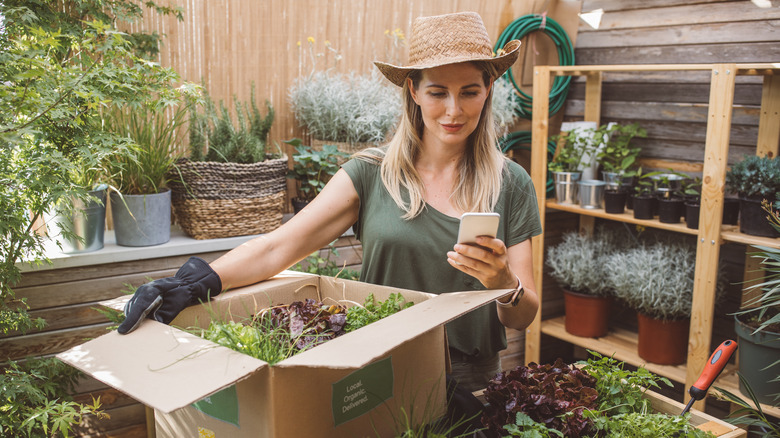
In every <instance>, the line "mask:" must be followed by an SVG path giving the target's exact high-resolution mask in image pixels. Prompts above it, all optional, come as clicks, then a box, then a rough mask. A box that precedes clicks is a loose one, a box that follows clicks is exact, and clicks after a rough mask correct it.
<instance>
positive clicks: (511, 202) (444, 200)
mask: <svg viewBox="0 0 780 438" xmlns="http://www.w3.org/2000/svg"><path fill="white" fill-rule="evenodd" d="M519 45H520V43H519V41H512V42H510V43H508V44H507V45H506V46H505V47H504V53H503V54H501V55H500V56H497V57H493V56H492V50H491V44H490V39H489V37H488V36H487V31H486V30H485V27H484V25H483V23H482V19H481V18H480V17H479V15H477V14H475V13H458V14H448V15H442V16H435V17H422V18H418V19H417V20H416V21H415V23H414V26H413V30H412V37H411V38H410V47H409V58H410V65H409V66H405V67H398V66H393V65H390V64H385V63H379V62H377V63H376V65H377V67H378V68H379V69H380V71H382V73H383V74H384V75H385V76H386V77H387V78H388V79H389V80H390V81H391V82H393V83H394V84H396V85H398V86H400V87H402V89H403V98H404V106H405V108H404V115H403V118H402V120H401V122H400V126H399V128H398V130H397V132H396V134H395V136H394V137H393V139H392V140H391V141H390V142H389V144H388V145H387V146H385V147H382V148H376V149H369V150H367V151H366V152H364V153H361V154H358V155H357V156H356V157H355V158H354V159H352V160H351V161H349V162H347V163H345V165H344V166H343V168H342V169H340V170H339V171H338V172H337V173H336V175H335V176H334V177H333V178H332V179H331V180H330V181H329V182H328V184H327V186H326V187H325V188H324V189H323V190H322V192H321V193H320V194H319V196H317V198H316V199H315V200H314V201H313V202H311V203H310V204H309V205H308V206H307V207H306V208H305V209H304V210H303V211H301V212H300V213H298V214H296V215H295V216H294V217H293V218H292V219H291V220H290V221H288V222H287V223H286V224H284V225H283V226H281V227H280V228H278V229H277V230H275V231H273V232H271V233H269V234H266V235H263V236H260V237H258V238H256V239H253V240H251V241H249V242H247V243H245V244H243V245H241V246H239V247H237V248H235V249H233V250H232V251H230V252H228V253H227V254H225V255H224V256H222V257H220V258H219V259H217V260H215V261H214V262H213V263H212V264H211V266H209V265H208V264H206V263H205V262H204V261H202V260H200V259H197V258H192V259H190V261H188V262H187V263H186V264H185V265H184V266H183V267H182V268H181V269H180V270H179V272H177V274H176V276H175V277H172V278H167V279H162V280H156V281H154V282H152V283H149V284H147V285H144V286H142V287H141V288H139V290H138V291H137V292H136V294H135V295H134V296H133V298H132V299H131V301H130V302H129V303H128V306H127V308H126V309H125V313H126V315H127V319H126V321H125V322H124V323H123V324H122V325H121V326H120V328H119V332H120V333H127V332H129V331H132V330H133V329H134V328H135V327H137V325H138V324H139V323H140V321H141V320H142V319H143V318H144V317H145V316H147V314H149V315H150V317H153V318H155V319H157V320H158V321H161V322H164V323H169V322H170V321H171V320H172V319H173V317H175V316H176V314H177V313H178V312H179V311H181V309H183V308H184V307H186V306H187V305H189V304H194V303H197V302H198V300H206V299H208V296H209V292H210V294H211V295H216V294H217V293H219V292H221V291H222V290H223V289H228V288H236V287H240V286H245V285H248V284H253V283H256V282H258V281H261V280H264V279H266V278H269V277H271V276H273V275H275V274H277V273H279V272H280V271H282V270H284V269H286V268H288V267H289V266H291V265H293V264H294V263H296V262H298V261H299V260H301V259H303V258H305V257H306V256H307V255H308V254H311V253H312V252H313V251H315V250H317V249H319V248H321V247H323V246H325V245H327V244H328V243H329V242H332V241H333V240H335V239H336V238H338V237H339V236H340V235H342V234H343V233H344V232H345V231H346V230H347V229H349V227H350V226H353V225H354V229H355V231H356V234H357V236H358V238H359V240H360V241H361V243H362V245H363V266H362V270H361V280H362V281H366V282H370V283H374V284H381V285H387V286H393V287H400V288H406V289H415V290H422V291H426V292H431V293H442V292H453V291H462V290H473V289H485V288H489V289H513V290H515V291H516V293H514V294H512V297H516V298H517V300H515V302H514V303H510V302H507V300H508V299H509V298H510V297H507V298H506V299H504V300H503V301H504V302H499V303H498V304H497V306H484V307H482V308H480V309H477V310H475V311H473V312H470V313H469V314H467V315H465V316H463V317H461V318H459V319H458V320H456V321H453V322H452V323H450V324H448V326H447V335H448V340H449V342H450V356H451V359H452V363H453V377H454V378H455V379H456V380H457V381H458V382H459V383H460V384H461V385H462V386H463V387H465V388H467V389H468V390H471V391H473V390H476V389H481V388H484V387H485V386H486V385H487V382H488V380H489V379H490V378H492V377H493V376H494V375H495V374H496V373H497V372H498V371H500V363H499V356H498V354H499V351H500V350H502V349H504V348H506V337H505V334H504V327H503V325H502V323H503V324H504V325H506V326H509V327H513V328H517V329H523V328H525V327H526V326H527V325H528V324H530V322H531V321H532V320H533V318H534V316H535V315H536V311H537V309H538V300H537V295H536V293H535V292H534V286H533V274H532V267H531V240H530V238H531V237H532V236H534V235H537V234H539V233H541V226H540V224H539V216H538V209H537V205H536V197H535V193H534V189H533V186H532V184H531V180H530V178H529V177H528V174H527V173H526V172H525V171H524V170H523V169H522V168H521V167H520V166H519V165H517V164H515V163H513V162H511V161H510V160H508V159H506V158H505V157H504V156H503V154H502V153H501V152H500V150H499V149H498V148H497V139H496V134H495V129H494V123H493V119H492V115H491V96H492V84H493V81H494V80H495V79H496V78H498V77H499V76H500V75H501V74H503V72H504V71H506V69H507V68H509V67H510V66H511V65H512V64H513V63H514V61H515V60H516V59H517V55H518V51H517V49H518V47H519ZM468 211H481V212H487V211H495V212H497V213H499V214H500V215H501V221H500V226H499V231H498V235H497V236H496V238H488V237H480V238H478V241H477V244H478V246H471V245H462V244H455V239H456V234H457V229H458V225H459V219H458V218H459V217H460V216H461V214H462V213H464V212H468Z"/></svg>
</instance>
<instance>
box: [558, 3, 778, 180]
mask: <svg viewBox="0 0 780 438" xmlns="http://www.w3.org/2000/svg"><path fill="white" fill-rule="evenodd" d="M771 6H772V7H771V8H759V7H757V6H756V5H755V4H754V3H752V2H750V1H744V0H740V1H727V0H694V1H684V0H622V1H619V2H618V1H610V0H584V1H583V5H582V12H583V13H588V12H591V11H594V10H598V9H603V11H604V14H603V16H602V19H601V24H600V26H599V28H598V29H593V28H591V27H590V26H589V25H587V24H585V22H584V21H581V22H580V26H579V30H578V38H577V44H576V48H575V58H576V63H577V64H578V65H596V64H690V63H724V62H742V63H750V62H780V30H778V29H780V2H779V1H777V0H773V1H771ZM603 87H604V92H603V102H602V122H610V121H614V122H619V123H631V122H638V123H639V124H640V125H641V126H642V127H644V128H646V129H647V131H648V138H647V139H644V140H642V139H640V140H638V141H637V144H638V145H641V146H642V147H643V151H642V154H643V157H644V158H648V159H663V160H670V161H682V162H699V161H702V160H703V157H704V139H705V134H706V119H707V101H708V99H709V73H708V72H698V73H679V72H663V73H648V74H643V75H637V74H629V73H606V74H605V75H604V85H603ZM584 96H585V83H584V79H580V80H578V81H576V83H575V84H574V85H573V87H572V88H571V91H570V94H569V99H568V100H567V105H566V109H565V113H566V118H567V119H572V120H575V119H581V118H582V114H583V108H584V102H583V101H584ZM760 100H761V79H760V78H757V77H738V79H737V86H736V92H735V99H734V101H735V108H734V115H733V125H732V129H731V146H730V148H729V163H734V162H736V161H739V160H740V159H741V157H742V156H743V155H744V154H754V153H755V145H756V141H757V135H758V134H757V133H758V115H759V106H758V105H759V103H760ZM696 168H697V166H694V167H693V169H696ZM698 168H699V169H700V167H698Z"/></svg>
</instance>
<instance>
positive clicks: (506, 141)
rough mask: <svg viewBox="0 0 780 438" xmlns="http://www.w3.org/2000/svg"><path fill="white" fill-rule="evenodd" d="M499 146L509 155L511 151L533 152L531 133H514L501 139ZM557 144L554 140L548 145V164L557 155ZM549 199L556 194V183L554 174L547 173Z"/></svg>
mask: <svg viewBox="0 0 780 438" xmlns="http://www.w3.org/2000/svg"><path fill="white" fill-rule="evenodd" d="M498 144H499V146H500V147H501V152H503V153H505V154H506V153H508V152H509V151H513V150H518V149H519V150H526V151H530V150H531V131H517V132H512V133H510V134H507V135H505V136H504V137H501V139H500V140H499V141H498ZM556 146H557V145H556V143H555V142H554V141H553V140H550V141H549V142H548V143H547V160H548V162H549V161H550V160H552V157H553V156H554V155H555V148H556ZM547 173H548V175H547V185H546V188H547V191H546V193H547V197H550V196H553V195H554V193H555V182H554V181H553V179H552V173H551V172H547Z"/></svg>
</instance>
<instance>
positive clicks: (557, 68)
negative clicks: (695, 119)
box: [549, 63, 780, 76]
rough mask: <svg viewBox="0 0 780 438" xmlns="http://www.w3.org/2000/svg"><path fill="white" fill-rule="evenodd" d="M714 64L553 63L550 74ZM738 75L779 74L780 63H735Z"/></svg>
mask: <svg viewBox="0 0 780 438" xmlns="http://www.w3.org/2000/svg"><path fill="white" fill-rule="evenodd" d="M715 65H716V64H615V65H553V66H550V67H549V69H550V74H551V75H558V76H587V75H588V74H591V73H595V72H648V71H696V70H712V69H713V67H714V66H715ZM736 69H737V74H739V75H767V74H780V63H755V64H736Z"/></svg>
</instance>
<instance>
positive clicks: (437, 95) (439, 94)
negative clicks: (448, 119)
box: [431, 93, 446, 97]
mask: <svg viewBox="0 0 780 438" xmlns="http://www.w3.org/2000/svg"><path fill="white" fill-rule="evenodd" d="M445 95H446V93H431V96H433V97H444V96H445Z"/></svg>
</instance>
